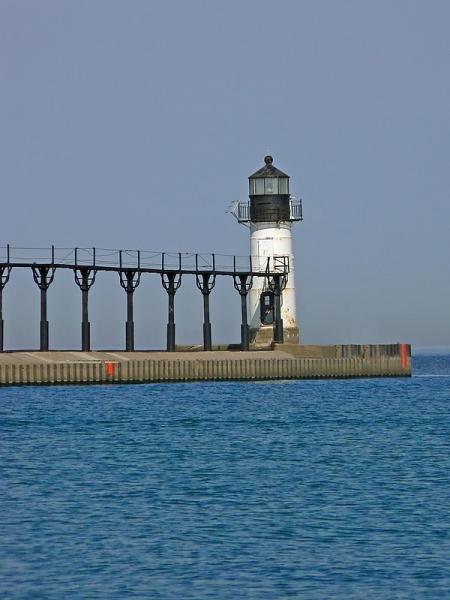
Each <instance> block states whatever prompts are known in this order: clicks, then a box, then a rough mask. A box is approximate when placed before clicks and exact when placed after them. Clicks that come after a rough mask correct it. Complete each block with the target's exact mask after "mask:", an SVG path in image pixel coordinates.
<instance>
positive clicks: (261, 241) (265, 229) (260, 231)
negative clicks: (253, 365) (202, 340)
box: [249, 222, 299, 348]
mask: <svg viewBox="0 0 450 600" xmlns="http://www.w3.org/2000/svg"><path fill="white" fill-rule="evenodd" d="M291 228H292V223H290V222H274V223H265V222H257V223H253V222H252V223H250V254H251V256H252V260H253V261H254V265H255V267H256V266H257V268H259V269H262V270H263V269H265V267H266V265H267V259H268V258H270V265H271V269H272V268H273V267H274V265H276V258H277V257H282V256H288V257H289V274H288V281H287V285H286V288H285V289H284V290H283V292H282V295H281V318H282V319H283V334H284V341H285V343H289V344H298V343H299V329H298V325H297V321H296V316H295V315H296V309H295V281H294V254H293V251H292V232H291ZM274 259H275V260H274ZM267 290H268V287H267V281H266V279H265V278H263V277H255V279H254V280H253V287H252V289H251V290H250V293H249V322H250V344H251V345H252V347H254V348H263V347H267V346H270V344H271V343H272V341H273V325H272V324H269V325H264V324H262V322H261V312H260V299H261V294H262V293H263V292H265V291H267Z"/></svg>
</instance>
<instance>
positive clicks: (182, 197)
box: [0, 0, 450, 347]
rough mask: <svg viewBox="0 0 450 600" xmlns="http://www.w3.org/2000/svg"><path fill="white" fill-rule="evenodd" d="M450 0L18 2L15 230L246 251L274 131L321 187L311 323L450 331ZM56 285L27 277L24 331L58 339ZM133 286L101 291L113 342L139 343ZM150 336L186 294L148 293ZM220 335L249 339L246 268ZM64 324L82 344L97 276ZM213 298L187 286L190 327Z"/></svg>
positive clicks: (4, 230)
mask: <svg viewBox="0 0 450 600" xmlns="http://www.w3.org/2000/svg"><path fill="white" fill-rule="evenodd" d="M449 31H450V3H449V2H447V1H439V0H432V1H430V2H423V1H417V0H410V1H397V2H392V1H389V2H387V1H377V2H367V1H361V0H358V1H356V0H354V1H353V0H352V1H346V0H342V1H340V2H334V1H309V2H302V1H294V0H281V1H278V2H267V1H266V0H258V1H256V0H254V1H253V0H252V1H249V0H241V1H239V2H237V1H236V2H219V1H215V0H204V1H199V0H190V1H189V2H187V1H186V2H185V1H176V2H175V1H173V2H170V1H165V2H163V1H149V0H145V1H141V0H133V1H132V2H130V1H128V2H127V1H125V0H123V1H120V2H119V1H115V0H77V1H76V2H73V1H71V2H69V1H64V0H54V1H48V0H40V1H39V2H36V1H34V0H29V1H21V0H0V90H1V93H0V165H1V167H0V169H1V176H0V198H1V207H2V208H1V219H0V242H1V245H3V244H5V243H7V242H9V243H11V244H13V245H17V246H24V245H25V246H34V245H37V246H47V245H49V244H51V243H54V244H56V245H62V246H75V245H80V246H82V245H90V246H92V245H97V246H103V247H107V248H111V247H112V248H118V247H132V248H142V249H149V250H198V251H210V250H215V251H217V252H226V253H238V254H245V253H247V252H248V231H247V230H246V229H245V228H243V227H242V226H239V225H238V224H237V223H236V222H235V221H234V220H233V218H232V217H231V216H230V215H227V214H225V210H226V208H227V207H228V205H229V203H230V202H231V201H232V200H234V199H237V198H240V199H241V200H243V199H245V198H246V193H247V176H248V175H249V174H250V173H252V172H253V171H254V170H256V169H257V168H258V167H260V166H261V164H262V158H263V156H264V155H265V154H266V153H267V150H268V149H269V150H270V152H271V153H272V154H273V156H274V158H275V164H276V165H277V166H279V167H280V168H281V169H283V170H284V171H286V172H287V173H288V174H290V175H291V182H292V190H293V192H294V193H295V195H296V196H297V197H302V198H303V201H304V213H305V221H304V223H302V224H300V225H297V226H296V227H295V234H294V235H295V253H296V257H297V272H298V273H297V287H298V289H297V292H298V317H299V321H300V326H301V329H302V333H303V341H305V342H309V343H313V342H320V343H324V342H355V343H357V342H380V341H388V342H389V341H398V340H403V341H410V342H413V343H414V344H415V345H418V346H450V240H449V231H450V152H449V150H450V77H449V72H450V70H449V69H450V35H449ZM38 299H39V298H38V290H37V288H36V286H35V285H34V284H33V283H32V279H31V275H30V274H29V273H26V274H19V273H13V276H12V278H11V281H10V283H9V284H8V287H7V289H6V291H5V300H4V303H5V307H4V309H5V319H6V326H7V330H6V337H7V343H8V345H9V346H10V347H14V346H16V347H17V346H28V347H31V346H32V345H35V344H37V340H38V328H39V323H38V318H39V317H38V309H39V304H38ZM124 302H125V298H124V293H123V291H122V290H121V288H119V285H118V282H117V281H116V279H115V278H111V277H109V278H108V276H104V277H103V278H101V277H99V279H98V281H97V283H96V284H95V286H94V288H93V290H92V311H91V321H92V338H93V343H94V345H95V346H97V347H114V346H115V347H120V346H121V345H122V344H123V320H124ZM136 304H137V315H136V326H137V329H138V334H137V342H138V344H139V345H140V346H142V347H146V346H147V347H148V346H162V345H163V343H164V328H165V322H166V298H165V292H164V291H163V290H162V288H161V286H160V284H159V282H158V281H157V280H156V279H155V278H149V280H148V281H147V280H146V281H144V282H143V284H142V287H141V288H139V290H138V291H137V292H136ZM211 304H212V313H213V314H212V316H213V327H214V329H213V335H214V338H215V341H236V340H237V339H238V338H239V299H238V297H237V294H236V292H234V290H232V287H231V284H230V282H226V283H221V284H220V285H219V286H218V288H217V290H215V292H214V294H213V296H212V297H211ZM49 316H50V319H51V340H52V343H53V345H54V346H55V345H56V346H67V345H71V346H73V347H74V346H77V345H78V344H79V337H80V335H79V334H80V331H79V329H80V328H79V321H80V292H79V290H78V289H77V288H76V287H75V284H74V283H73V281H72V280H71V278H70V277H69V276H68V275H67V274H66V275H61V276H60V277H58V278H57V280H56V281H55V283H54V285H53V286H52V288H51V289H50V292H49ZM201 316H202V315H201V296H200V294H199V292H198V290H196V289H195V286H194V283H193V281H191V280H189V279H186V280H185V281H184V282H183V286H182V289H181V290H180V292H179V296H177V322H178V333H179V339H180V341H182V342H189V341H200V340H201Z"/></svg>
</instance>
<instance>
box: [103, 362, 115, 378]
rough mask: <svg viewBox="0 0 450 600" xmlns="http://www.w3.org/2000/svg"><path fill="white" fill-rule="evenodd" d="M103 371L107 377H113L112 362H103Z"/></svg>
mask: <svg viewBox="0 0 450 600" xmlns="http://www.w3.org/2000/svg"><path fill="white" fill-rule="evenodd" d="M105 371H106V374H107V375H108V376H109V377H113V376H114V363H112V362H105Z"/></svg>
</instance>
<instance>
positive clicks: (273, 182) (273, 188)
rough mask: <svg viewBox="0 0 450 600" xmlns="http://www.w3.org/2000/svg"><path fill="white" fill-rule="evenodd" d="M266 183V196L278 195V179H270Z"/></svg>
mask: <svg viewBox="0 0 450 600" xmlns="http://www.w3.org/2000/svg"><path fill="white" fill-rule="evenodd" d="M264 181H265V183H266V189H265V191H266V194H278V179H277V178H276V177H268V178H267V179H264Z"/></svg>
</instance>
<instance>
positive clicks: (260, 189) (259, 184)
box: [255, 179, 264, 194]
mask: <svg viewBox="0 0 450 600" xmlns="http://www.w3.org/2000/svg"><path fill="white" fill-rule="evenodd" d="M255 185H256V194H264V179H255Z"/></svg>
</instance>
